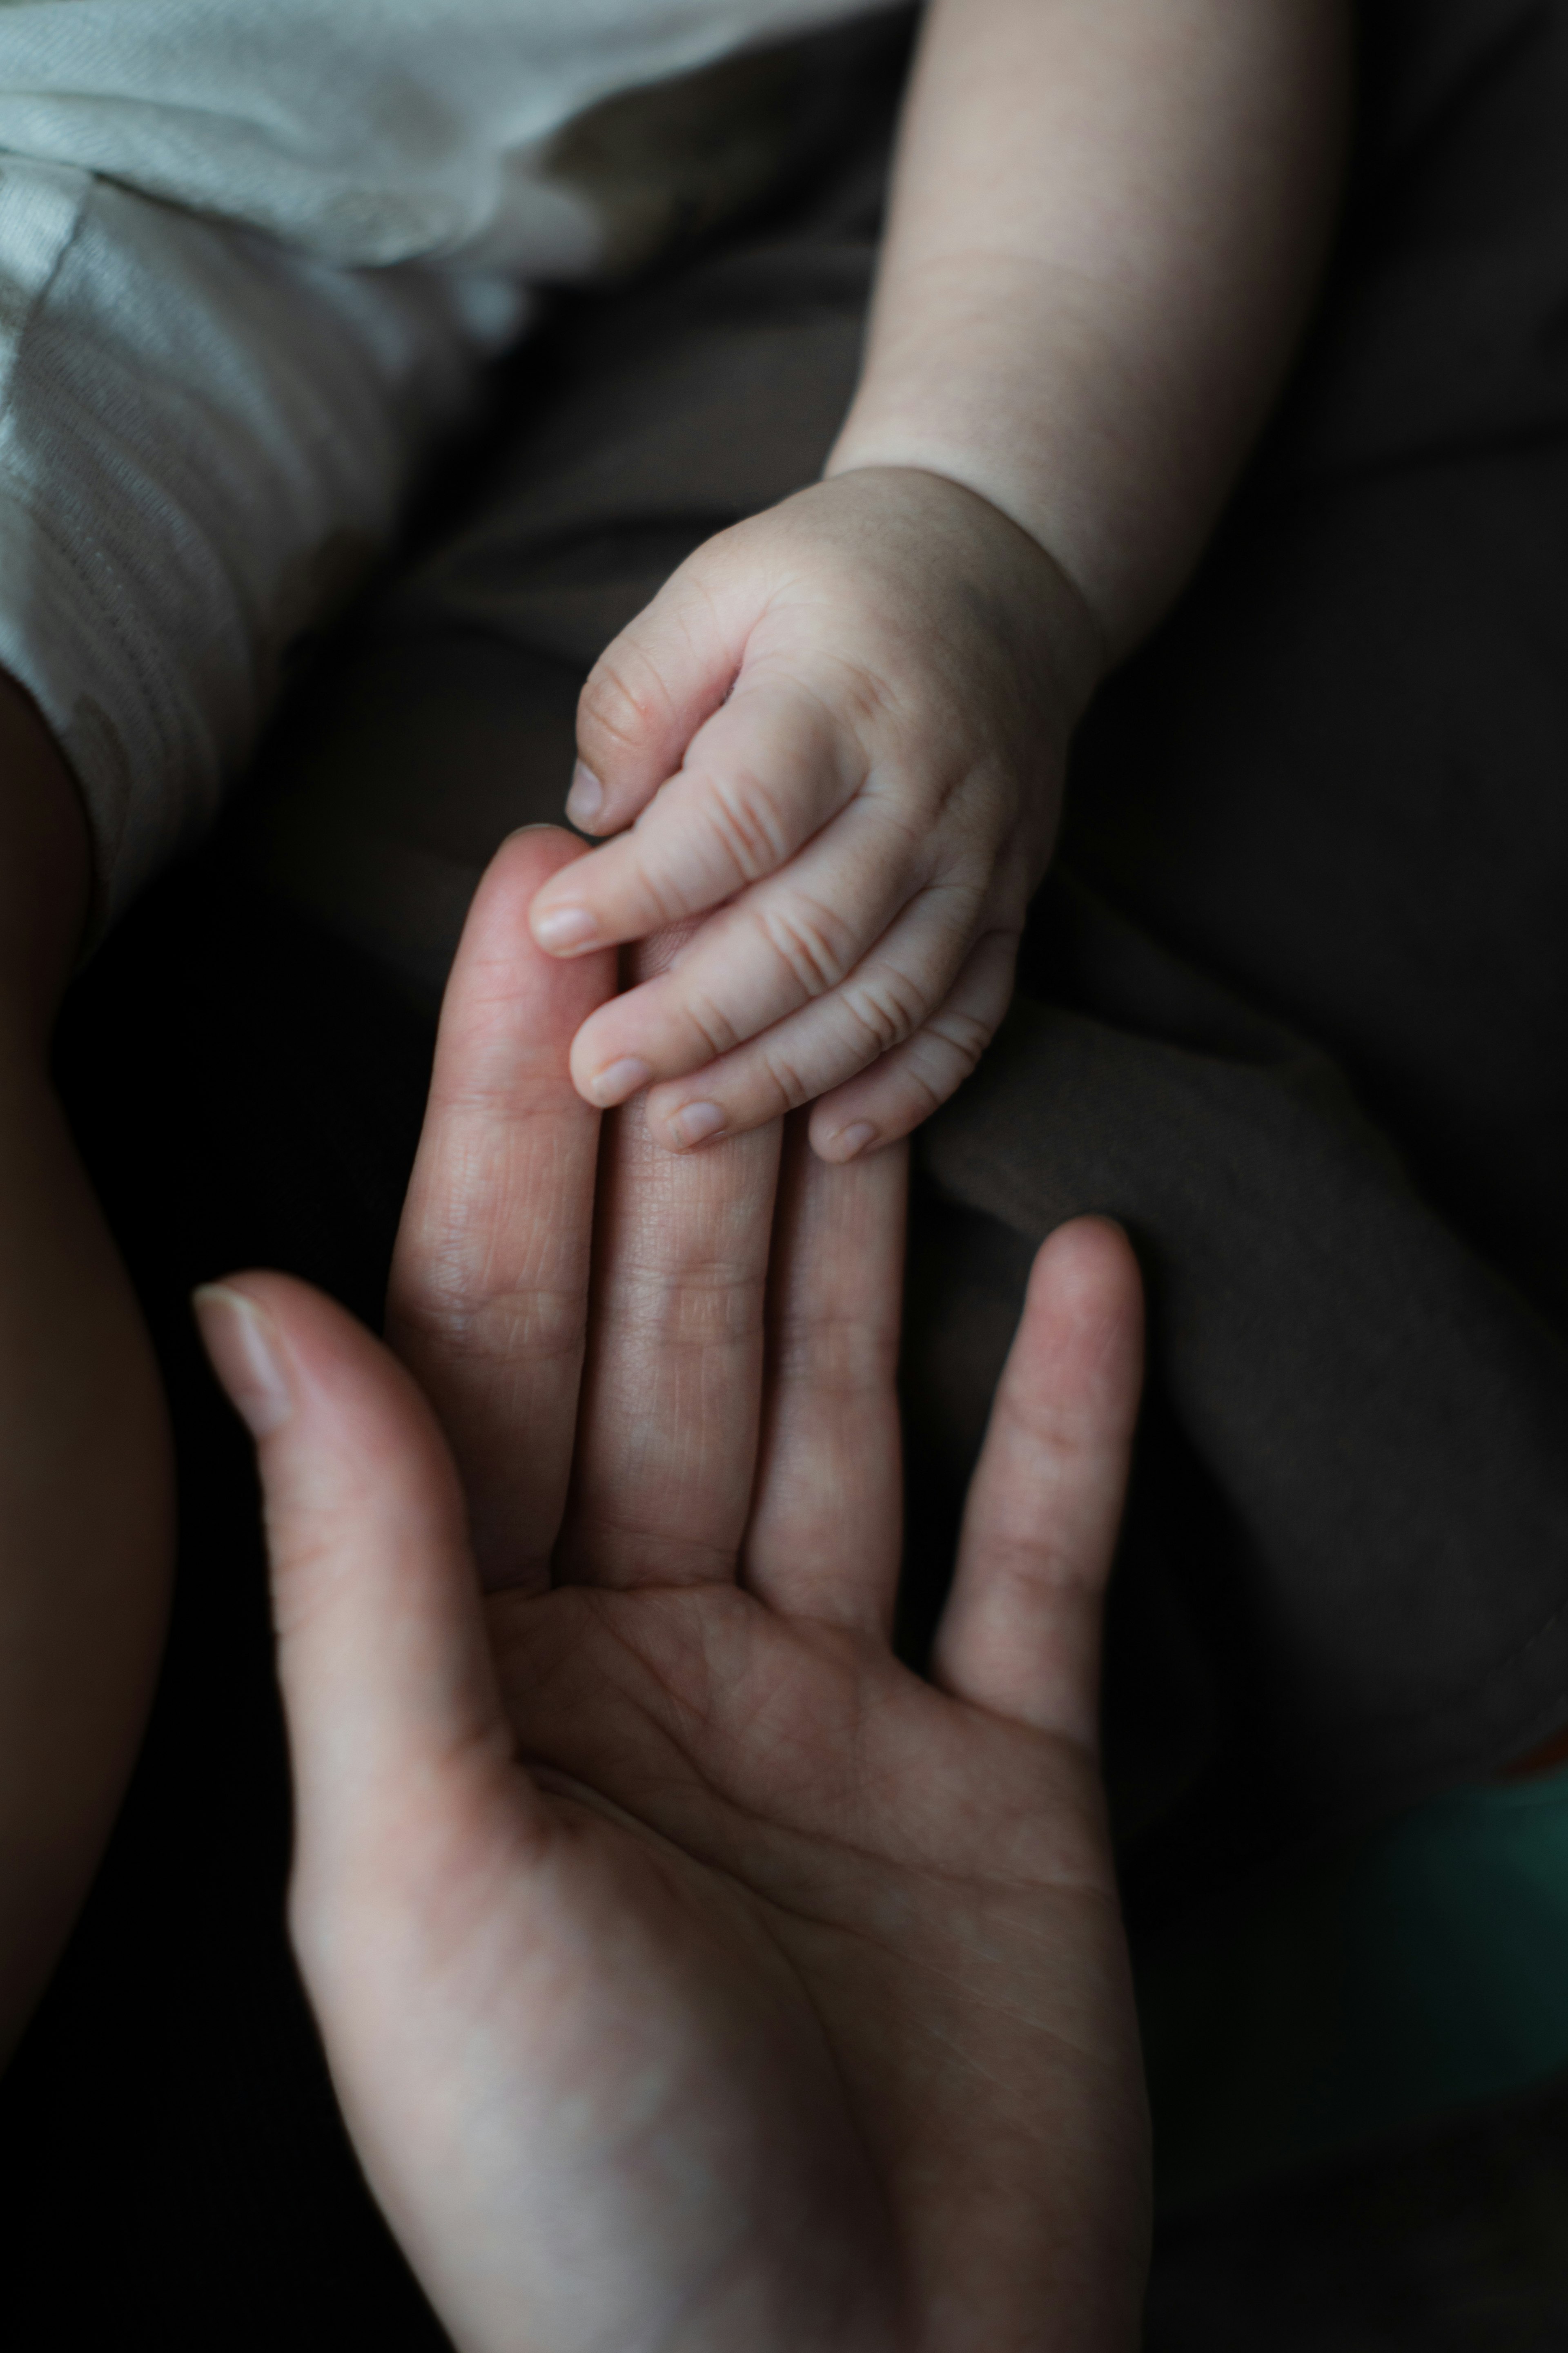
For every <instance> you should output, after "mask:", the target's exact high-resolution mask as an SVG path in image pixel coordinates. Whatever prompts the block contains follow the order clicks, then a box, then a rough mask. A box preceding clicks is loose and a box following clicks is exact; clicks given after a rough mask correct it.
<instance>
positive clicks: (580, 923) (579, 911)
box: [532, 907, 599, 955]
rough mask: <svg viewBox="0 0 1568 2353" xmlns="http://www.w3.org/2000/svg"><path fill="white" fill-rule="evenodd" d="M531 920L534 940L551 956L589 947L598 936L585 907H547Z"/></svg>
mask: <svg viewBox="0 0 1568 2353" xmlns="http://www.w3.org/2000/svg"><path fill="white" fill-rule="evenodd" d="M532 920H533V936H534V938H535V939H536V940H537V941H538V942H539V944H540V946H541V947H542V948H543V949H545V950H546V951H547V952H548V953H549V954H550V955H561V954H562V953H563V951H564V950H565V949H567V948H585V947H591V946H592V945H593V944H594V942H595V940H596V939H597V938H598V936H599V926H598V925H597V923H595V921H594V918H593V916H592V915H591V914H590V913H588V910H587V909H586V907H547V908H546V909H545V911H544V913H543V914H542V915H535V916H534V917H533V919H532Z"/></svg>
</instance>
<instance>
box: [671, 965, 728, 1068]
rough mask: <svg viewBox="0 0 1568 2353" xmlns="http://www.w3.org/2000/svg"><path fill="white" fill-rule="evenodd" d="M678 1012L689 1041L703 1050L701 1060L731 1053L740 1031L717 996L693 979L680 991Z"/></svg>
mask: <svg viewBox="0 0 1568 2353" xmlns="http://www.w3.org/2000/svg"><path fill="white" fill-rule="evenodd" d="M680 1015H681V1019H682V1021H683V1023H684V1025H685V1027H686V1028H687V1029H688V1030H689V1032H690V1035H691V1039H692V1041H693V1042H694V1043H696V1044H698V1045H700V1046H701V1047H702V1048H703V1049H704V1050H705V1059H706V1060H708V1061H710V1062H712V1061H717V1060H718V1059H719V1057H720V1055H721V1054H728V1053H729V1052H731V1050H732V1049H733V1048H734V1047H736V1046H738V1045H739V1044H740V1043H741V1040H742V1036H743V1034H744V1033H743V1031H742V1029H740V1028H739V1027H738V1026H737V1025H736V1023H735V1022H734V1021H733V1020H732V1019H731V1016H730V1015H729V1014H728V1013H727V1012H726V1011H725V1009H724V1008H723V1006H722V1005H721V1003H720V1002H719V1000H718V998H717V997H713V996H712V995H711V994H710V991H709V990H708V989H707V988H705V987H701V986H700V984H698V983H695V982H694V983H692V984H691V985H690V986H689V987H688V988H687V989H685V990H684V992H683V993H682V996H681V998H680Z"/></svg>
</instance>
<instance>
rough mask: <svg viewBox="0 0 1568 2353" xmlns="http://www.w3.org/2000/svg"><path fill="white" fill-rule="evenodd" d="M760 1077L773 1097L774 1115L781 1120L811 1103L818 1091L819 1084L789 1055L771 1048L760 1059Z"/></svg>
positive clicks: (771, 1114) (772, 1114)
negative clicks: (784, 1115) (805, 1104)
mask: <svg viewBox="0 0 1568 2353" xmlns="http://www.w3.org/2000/svg"><path fill="white" fill-rule="evenodd" d="M758 1067H759V1075H760V1076H761V1077H762V1079H763V1082H764V1083H765V1085H766V1086H767V1087H768V1088H769V1089H770V1090H771V1092H772V1094H773V1110H772V1113H770V1114H769V1115H770V1116H772V1117H774V1118H780V1117H782V1116H783V1114H784V1113H785V1112H791V1111H797V1110H798V1109H799V1107H800V1105H801V1104H802V1103H809V1102H810V1101H811V1099H812V1097H813V1095H815V1094H816V1092H817V1091H818V1088H817V1082H816V1080H815V1079H813V1078H810V1077H808V1076H807V1074H806V1073H805V1071H803V1070H802V1069H801V1068H800V1066H799V1064H798V1063H796V1062H795V1061H793V1060H791V1058H790V1056H789V1055H788V1054H787V1053H784V1052H781V1050H779V1049H778V1048H777V1047H776V1046H775V1047H770V1048H768V1049H767V1050H766V1051H764V1052H763V1054H762V1055H761V1057H760V1058H759V1066H758Z"/></svg>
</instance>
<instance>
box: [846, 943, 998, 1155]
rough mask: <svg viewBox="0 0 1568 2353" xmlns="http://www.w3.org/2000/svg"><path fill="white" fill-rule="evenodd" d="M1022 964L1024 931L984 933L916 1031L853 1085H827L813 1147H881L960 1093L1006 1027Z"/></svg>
mask: <svg viewBox="0 0 1568 2353" xmlns="http://www.w3.org/2000/svg"><path fill="white" fill-rule="evenodd" d="M1017 962H1018V934H1017V932H1016V930H1011V929H1009V930H1005V931H992V932H986V933H984V934H982V936H981V937H980V938H979V939H977V940H976V941H975V943H974V945H973V947H972V948H971V949H970V951H969V955H968V956H967V957H966V958H965V960H964V963H963V967H962V969H961V970H960V972H959V975H958V977H957V979H956V980H955V981H954V982H953V984H952V987H951V988H950V989H949V991H948V993H947V995H946V997H943V999H942V1003H941V1004H940V1005H939V1006H938V1007H937V1009H936V1011H935V1012H934V1013H933V1014H932V1015H931V1018H930V1019H929V1020H927V1021H924V1022H922V1023H921V1027H920V1028H919V1029H917V1030H916V1031H915V1033H914V1035H913V1037H911V1038H906V1039H905V1040H904V1042H903V1044H902V1045H901V1046H895V1047H894V1049H893V1050H892V1051H891V1052H890V1053H889V1054H884V1055H883V1056H882V1057H881V1059H880V1060H879V1061H877V1062H875V1063H873V1064H872V1066H871V1067H870V1068H869V1069H868V1070H865V1071H860V1072H859V1073H858V1075H857V1076H855V1077H854V1078H851V1079H850V1080H848V1081H847V1083H845V1084H843V1085H840V1086H836V1087H833V1088H832V1089H831V1091H829V1089H828V1088H826V1087H825V1088H823V1089H822V1090H821V1099H820V1101H819V1102H818V1103H816V1106H815V1107H814V1109H813V1111H812V1114H811V1145H812V1149H813V1151H814V1152H816V1153H818V1154H819V1155H821V1157H822V1158H823V1159H824V1160H834V1161H838V1160H852V1159H853V1158H854V1157H855V1156H856V1155H857V1154H858V1153H862V1152H874V1151H876V1150H877V1149H878V1148H879V1145H884V1144H891V1143H893V1142H895V1141H896V1140H897V1139H898V1138H899V1137H900V1136H904V1135H908V1134H910V1133H911V1132H912V1130H914V1129H915V1128H917V1127H919V1125H920V1124H921V1120H923V1119H929V1118H930V1117H931V1113H932V1112H933V1111H936V1110H939V1109H940V1107H941V1106H942V1104H943V1103H946V1101H947V1099H948V1097H949V1096H950V1095H953V1094H956V1093H957V1092H958V1090H959V1088H960V1087H961V1086H962V1085H963V1082H964V1080H965V1079H966V1078H968V1076H969V1075H970V1073H971V1071H973V1069H974V1066H975V1064H976V1063H977V1062H978V1061H979V1060H980V1057H981V1055H982V1054H983V1053H984V1051H985V1049H986V1047H987V1046H989V1044H990V1043H991V1040H992V1039H993V1038H994V1036H995V1035H996V1032H997V1030H998V1029H999V1028H1000V1027H1001V1023H1002V1017H1003V1015H1004V1014H1005V1012H1006V1010H1007V1008H1008V1006H1009V1005H1010V1004H1011V1003H1012V1000H1013V979H1014V974H1015V971H1016V966H1017Z"/></svg>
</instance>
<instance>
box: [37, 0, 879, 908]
mask: <svg viewBox="0 0 1568 2353" xmlns="http://www.w3.org/2000/svg"><path fill="white" fill-rule="evenodd" d="M878 5H886V0H0V151H4V152H0V667H4V668H5V669H6V670H10V671H11V673H12V674H13V675H14V676H16V677H17V678H18V679H20V681H22V683H23V684H24V685H25V686H26V688H27V689H28V691H30V692H31V693H32V694H33V696H34V697H35V699H36V700H37V702H38V704H39V706H40V708H41V709H42V711H43V712H44V714H45V716H46V718H47V720H48V722H49V723H50V724H51V725H52V726H53V728H54V729H55V731H56V733H57V734H58V737H59V739H60V741H61V743H62V744H63V745H64V746H65V749H66V752H67V754H68V758H69V759H70V761H71V763H72V765H73V766H74V768H75V770H76V773H77V776H78V777H79V781H80V783H81V786H82V788H83V792H84V794H85V797H86V798H87V801H88V805H89V813H90V816H91V818H92V822H93V828H94V832H95V838H96V841H97V845H98V851H99V859H100V886H101V890H102V893H103V897H104V900H105V902H106V905H107V906H108V907H110V908H112V907H113V906H117V905H118V904H120V903H121V902H123V900H124V898H125V897H126V895H127V894H128V893H129V892H130V891H131V890H132V888H133V887H134V886H135V884H136V883H137V882H138V881H141V880H142V878H143V877H144V876H145V875H146V873H147V872H149V871H151V870H152V868H153V866H154V865H155V864H156V863H157V862H158V861H159V860H161V859H162V858H163V857H164V856H165V855H167V853H168V852H169V850H170V849H172V848H173V847H174V844H175V843H176V842H177V841H178V839H180V838H181V837H182V835H183V834H184V832H185V831H187V830H188V829H189V828H190V827H191V825H192V824H193V823H194V822H195V821H198V820H199V819H200V818H202V817H203V816H204V815H205V813H206V812H207V811H208V810H209V809H210V807H212V805H213V803H214V801H215V799H216V796H217V794H218V792H219V791H220V789H221V787H222V785H223V783H224V782H225V781H226V778H227V777H228V776H230V775H232V773H233V771H234V769H235V767H236V765H237V763H238V762H239V761H241V760H242V759H243V757H244V756H245V754H246V753H247V751H248V749H249V747H250V745H251V744H252V743H253V741H254V738H255V734H256V731H257V729H258V725H259V724H260V722H261V720H262V718H263V717H264V716H265V713H266V710H267V707H268V702H269V699H270V697H271V694H272V691H273V689H274V686H275V683H276V681H277V678H278V676H279V670H280V666H281V663H282V661H283V659H284V656H285V653H286V650H287V648H288V646H289V642H290V640H291V639H292V638H294V637H295V636H296V635H297V634H298V632H299V631H300V628H302V627H305V626H307V625H308V624H309V623H310V622H311V621H312V620H314V619H317V618H319V617H320V616H321V611H322V609H323V607H326V606H327V605H329V604H330V602H331V597H332V596H333V594H334V593H336V592H338V591H340V590H341V588H342V586H343V585H344V584H345V583H346V581H347V579H348V577H349V575H351V574H352V573H353V570H354V568H355V566H356V564H357V565H359V566H360V567H361V568H363V563H364V561H365V560H367V559H368V557H369V555H370V554H373V553H374V550H375V549H376V548H377V547H378V546H380V545H382V544H384V542H385V539H386V536H387V533H388V532H389V531H390V529H391V528H392V526H393V524H394V522H395V519H396V515H397V512H398V509H399V506H400V503H401V501H402V499H403V497H404V495H405V490H406V486H407V483H408V480H409V476H410V473H411V470H412V469H413V467H414V465H415V463H416V459H417V458H418V456H419V454H420V453H421V451H422V450H423V449H424V448H425V447H426V445H427V443H428V442H429V439H430V438H431V436H432V435H433V434H434V433H435V432H437V431H438V430H439V429H440V428H441V427H444V426H446V425H447V424H449V423H451V422H453V421H455V420H456V418H457V417H459V416H460V415H461V413H462V411H463V408H464V405H465V402H466V400H467V399H468V396H469V394H470V392H471V388H472V385H473V381H474V378H475V375H476V373H477V370H478V368H479V364H480V362H481V361H482V359H483V358H484V357H485V356H486V355H487V354H488V353H491V352H493V350H494V349H495V348H496V347H497V345H498V344H499V343H500V342H503V341H504V340H506V339H507V338H508V337H509V336H510V335H511V334H512V333H514V332H516V331H517V329H518V327H519V326H520V325H521V323H522V322H523V318H524V316H525V311H526V302H527V298H526V295H525V293H524V291H523V288H524V286H525V285H526V284H527V283H528V282H530V281H537V280H542V279H552V278H560V277H572V276H580V275H584V274H587V273H589V272H591V271H592V269H593V268H594V266H595V261H596V259H597V257H598V252H599V246H600V235H601V232H600V226H599V224H598V222H597V221H596V219H595V216H594V214H593V211H592V208H591V205H590V202H589V200H588V199H587V198H586V197H585V196H584V195H580V194H578V193H575V192H574V191H573V190H572V189H570V188H567V187H565V186H563V185H556V184H554V183H552V180H551V178H550V175H549V169H548V155H547V149H548V142H549V141H550V139H551V137H552V134H553V133H554V132H557V131H559V130H560V129H561V128H562V126H563V124H565V123H566V122H568V121H571V120H573V119H574V117H575V116H576V115H578V114H579V113H580V112H581V111H583V110H584V109H585V108H586V107H588V106H590V105H592V104H594V103H595V102H596V101H597V100H601V99H603V98H605V97H606V96H609V95H612V94H614V93H615V92H617V91H620V90H628V89H632V88H636V87H638V86H640V85H642V84H644V83H647V82H651V81H654V80H656V79H663V78H666V77H668V76H671V75H675V74H678V73H680V72H684V71H687V70H689V69H694V68H696V67H699V66H700V65H703V64H706V63H708V62H710V61H712V60H714V59H716V58H719V57H721V56H723V55H725V54H728V53H730V52H731V51H733V50H735V49H737V48H739V47H743V46H745V45H747V44H749V43H752V42H755V41H758V40H762V39H766V38H769V37H776V36H782V35H784V34H786V33H794V32H804V31H806V30H809V29H812V28H815V27H817V26H825V25H827V24H829V23H834V22H837V21H840V20H843V19H847V18H848V17H851V16H860V15H866V14H869V13H872V12H873V11H874V9H875V8H876V7H877V6H878Z"/></svg>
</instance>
